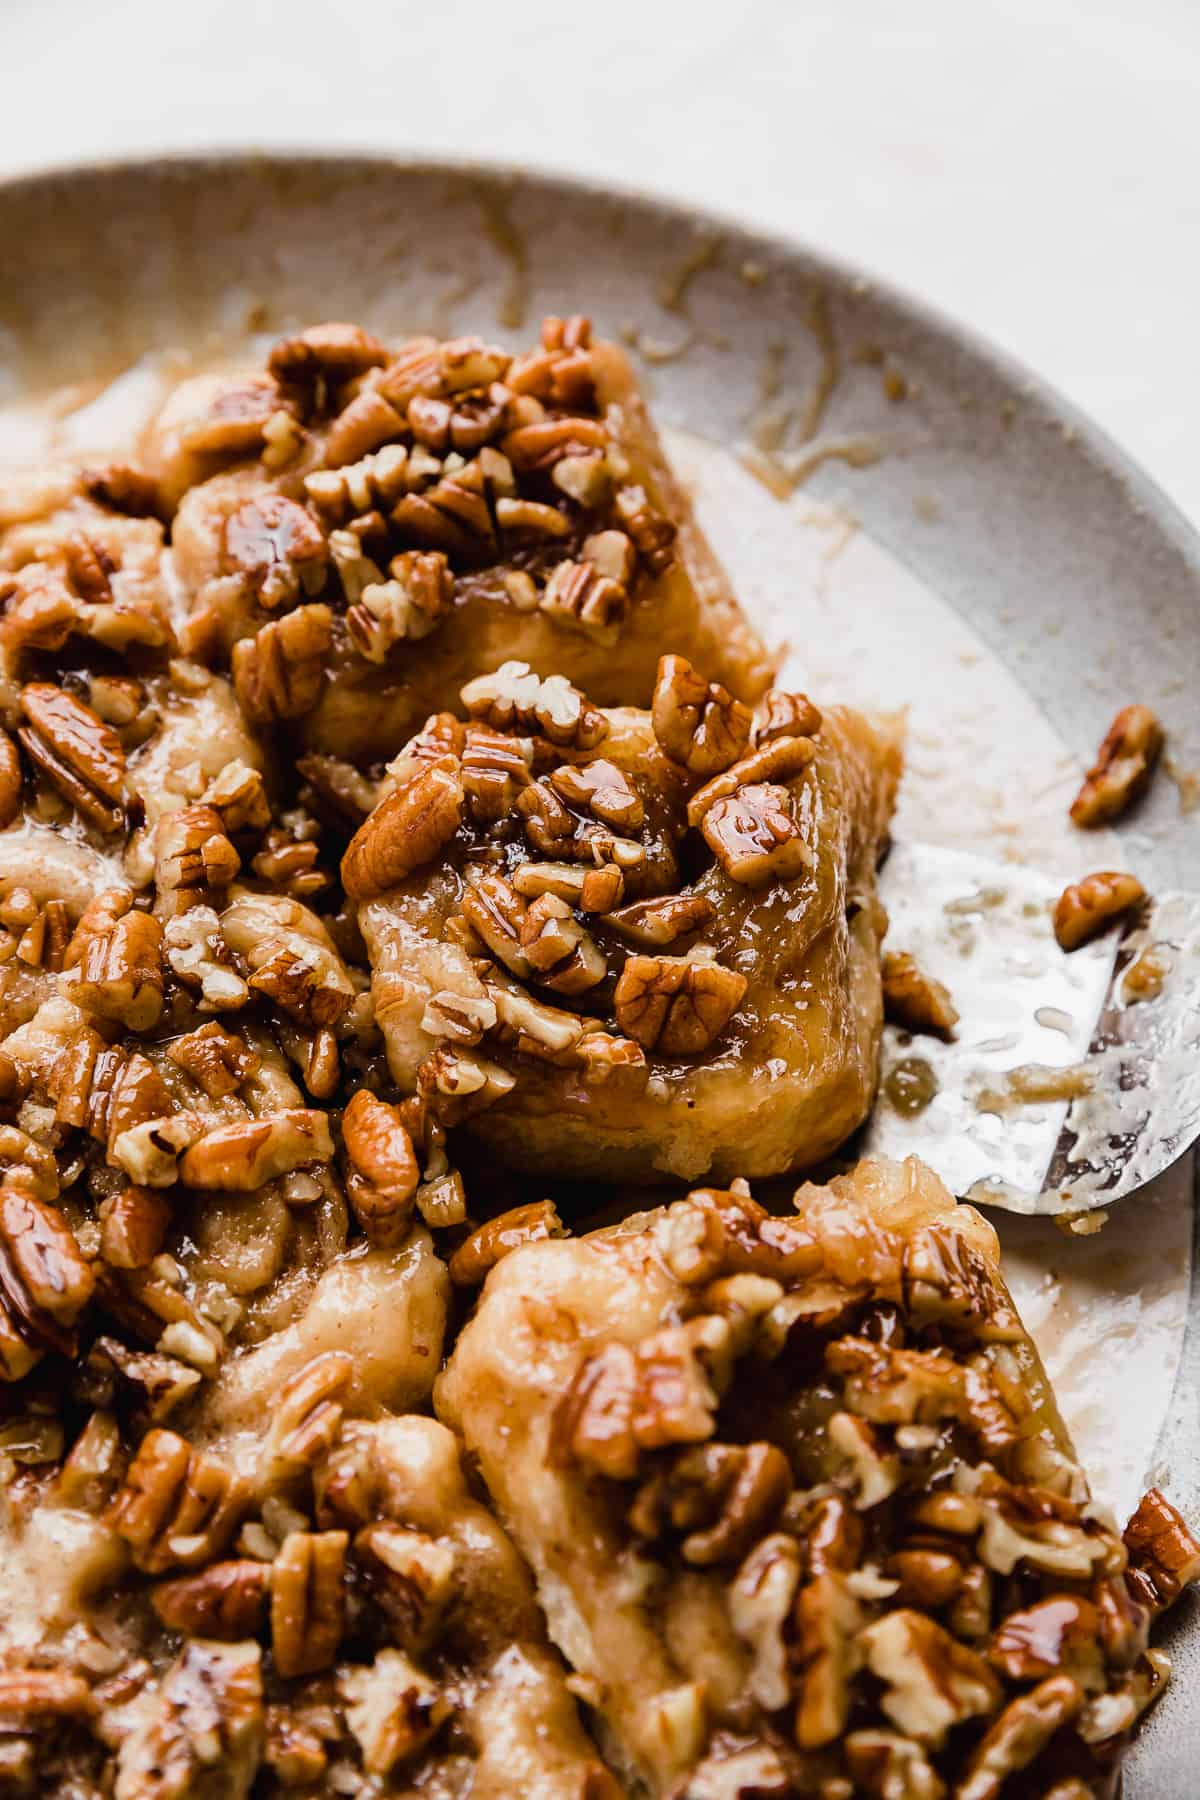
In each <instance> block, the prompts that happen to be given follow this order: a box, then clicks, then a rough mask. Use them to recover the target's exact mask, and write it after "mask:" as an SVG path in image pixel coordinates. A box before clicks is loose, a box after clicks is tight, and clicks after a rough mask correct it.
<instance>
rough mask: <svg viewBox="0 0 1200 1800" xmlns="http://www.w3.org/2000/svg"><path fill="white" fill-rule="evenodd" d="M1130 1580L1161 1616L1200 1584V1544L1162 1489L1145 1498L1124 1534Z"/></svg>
mask: <svg viewBox="0 0 1200 1800" xmlns="http://www.w3.org/2000/svg"><path fill="white" fill-rule="evenodd" d="M1124 1539H1125V1548H1126V1549H1127V1550H1128V1552H1129V1569H1128V1571H1127V1573H1126V1579H1127V1581H1128V1582H1129V1584H1130V1586H1131V1588H1132V1589H1133V1591H1134V1593H1135V1594H1136V1595H1137V1597H1138V1598H1139V1599H1140V1600H1143V1601H1145V1602H1146V1603H1147V1604H1148V1605H1149V1606H1150V1607H1151V1609H1152V1610H1153V1611H1154V1612H1161V1611H1162V1610H1163V1609H1164V1608H1165V1607H1168V1606H1170V1605H1171V1603H1172V1601H1174V1600H1177V1599H1178V1597H1179V1595H1180V1594H1181V1593H1182V1592H1183V1590H1184V1588H1185V1587H1187V1586H1188V1585H1189V1583H1191V1582H1193V1581H1197V1580H1200V1543H1197V1541H1196V1539H1195V1537H1194V1536H1193V1535H1192V1533H1191V1532H1190V1531H1189V1530H1188V1528H1187V1525H1186V1524H1185V1523H1184V1520H1183V1517H1182V1515H1181V1514H1180V1513H1179V1512H1178V1511H1177V1510H1176V1509H1175V1507H1173V1506H1172V1505H1171V1502H1170V1501H1169V1500H1168V1499H1167V1497H1166V1495H1165V1494H1164V1493H1162V1492H1161V1491H1160V1489H1158V1488H1151V1489H1150V1490H1149V1492H1148V1493H1145V1494H1143V1495H1142V1498H1141V1499H1140V1500H1139V1502H1138V1504H1137V1509H1136V1510H1135V1512H1134V1514H1133V1517H1132V1518H1131V1519H1130V1521H1129V1523H1128V1525H1127V1526H1126V1527H1125V1532H1124Z"/></svg>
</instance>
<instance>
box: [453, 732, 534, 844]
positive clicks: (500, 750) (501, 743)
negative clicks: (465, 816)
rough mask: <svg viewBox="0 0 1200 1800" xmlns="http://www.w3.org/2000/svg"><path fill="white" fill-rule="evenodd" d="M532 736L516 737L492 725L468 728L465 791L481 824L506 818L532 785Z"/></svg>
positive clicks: (464, 755) (465, 749)
mask: <svg viewBox="0 0 1200 1800" xmlns="http://www.w3.org/2000/svg"><path fill="white" fill-rule="evenodd" d="M532 762H533V740H532V738H515V737H512V736H510V735H507V734H506V733H504V732H502V731H493V730H492V728H491V726H490V725H471V726H469V727H468V729H467V733H466V741H465V743H464V745H463V753H462V781H463V790H464V792H465V793H466V796H467V804H468V806H469V807H470V809H471V817H472V818H473V819H474V820H475V821H476V822H477V823H478V824H481V825H487V824H492V823H494V822H495V821H496V820H498V819H504V818H507V817H508V815H509V813H511V811H512V809H513V807H514V805H515V804H516V799H517V795H518V794H519V793H520V792H521V790H522V788H525V787H527V786H528V785H529V781H530V768H531V765H532Z"/></svg>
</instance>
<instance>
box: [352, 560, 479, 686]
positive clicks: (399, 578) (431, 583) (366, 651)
mask: <svg viewBox="0 0 1200 1800" xmlns="http://www.w3.org/2000/svg"><path fill="white" fill-rule="evenodd" d="M453 598H454V576H453V574H452V572H451V569H450V565H449V563H448V562H447V561H446V558H445V556H444V555H443V554H442V552H441V551H440V550H425V551H422V550H408V551H405V552H404V553H403V554H402V555H400V556H394V557H393V558H392V561H391V564H390V568H389V579H388V580H387V581H371V582H368V583H366V585H365V586H364V587H363V588H362V591H361V593H359V594H358V595H357V597H356V598H355V600H354V601H353V603H352V604H351V606H350V608H349V611H348V612H347V614H346V629H347V630H348V631H349V633H350V637H351V640H352V641H353V644H354V647H355V649H356V650H357V651H358V653H359V655H360V656H363V657H365V658H366V660H367V661H368V662H373V663H384V662H386V661H387V659H388V656H389V655H390V653H391V651H392V649H393V648H394V646H395V645H396V644H399V643H406V642H410V643H415V642H417V641H419V640H420V639H421V638H424V637H428V636H429V633H430V632H431V631H432V630H433V629H434V627H435V626H436V625H437V624H438V622H439V620H440V619H441V618H442V617H443V615H444V614H445V613H446V611H447V610H448V608H449V607H450V605H451V602H452V601H453Z"/></svg>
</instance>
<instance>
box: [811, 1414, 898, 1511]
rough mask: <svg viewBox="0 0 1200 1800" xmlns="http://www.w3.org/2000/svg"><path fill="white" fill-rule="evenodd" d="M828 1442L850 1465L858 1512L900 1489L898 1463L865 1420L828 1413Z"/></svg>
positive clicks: (867, 1509) (851, 1415)
mask: <svg viewBox="0 0 1200 1800" xmlns="http://www.w3.org/2000/svg"><path fill="white" fill-rule="evenodd" d="M825 1429H826V1431H827V1432H828V1434H829V1441H830V1443H831V1444H832V1445H833V1447H834V1449H835V1450H840V1451H841V1453H842V1455H843V1456H844V1457H845V1458H846V1461H847V1464H848V1465H849V1476H850V1480H851V1481H853V1483H854V1503H855V1505H856V1506H857V1507H858V1509H859V1511H860V1512H869V1511H870V1509H871V1508H872V1507H873V1506H878V1505H879V1503H880V1502H881V1501H882V1500H886V1499H888V1498H889V1496H890V1495H892V1494H894V1493H895V1491H896V1489H897V1488H898V1487H899V1485H900V1460H899V1458H898V1457H896V1456H893V1455H891V1454H889V1452H888V1451H887V1450H886V1449H885V1448H884V1446H883V1444H882V1443H881V1441H880V1438H879V1435H878V1433H877V1432H875V1431H874V1430H872V1428H871V1426H870V1425H868V1424H867V1422H866V1420H865V1419H858V1418H855V1416H854V1414H853V1413H847V1412H835V1413H831V1414H830V1417H829V1420H828V1423H827V1424H826V1427H825Z"/></svg>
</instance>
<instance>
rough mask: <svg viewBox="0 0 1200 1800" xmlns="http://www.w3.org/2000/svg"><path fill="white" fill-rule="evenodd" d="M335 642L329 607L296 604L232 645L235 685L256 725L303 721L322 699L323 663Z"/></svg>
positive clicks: (244, 707)
mask: <svg viewBox="0 0 1200 1800" xmlns="http://www.w3.org/2000/svg"><path fill="white" fill-rule="evenodd" d="M332 643H333V614H332V613H331V612H330V610H329V608H328V606H324V605H317V606H298V607H296V609H295V611H294V612H290V613H286V614H285V615H284V617H283V618H282V619H274V620H272V621H271V623H270V624H267V625H264V626H262V628H261V629H260V630H259V631H258V632H257V633H256V634H255V636H254V637H252V638H243V639H242V640H241V642H240V643H237V644H235V645H234V647H233V684H234V687H235V689H236V690H237V697H238V700H239V702H240V704H241V707H242V710H243V712H244V713H245V714H246V717H247V718H248V719H249V720H250V721H251V723H252V724H255V725H269V724H271V723H272V721H274V720H276V719H299V718H302V717H303V715H304V714H305V713H307V712H311V711H312V709H313V707H314V706H315V705H316V704H317V701H318V699H319V698H320V695H321V683H322V680H323V676H324V664H325V659H326V657H327V656H328V654H329V650H330V647H331V645H332Z"/></svg>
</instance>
